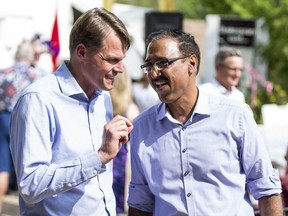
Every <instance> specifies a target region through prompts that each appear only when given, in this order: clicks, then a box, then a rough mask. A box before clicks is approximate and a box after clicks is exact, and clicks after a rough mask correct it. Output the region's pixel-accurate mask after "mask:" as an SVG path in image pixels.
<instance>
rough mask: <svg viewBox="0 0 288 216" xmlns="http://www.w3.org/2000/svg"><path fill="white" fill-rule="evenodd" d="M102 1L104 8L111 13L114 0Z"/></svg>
mask: <svg viewBox="0 0 288 216" xmlns="http://www.w3.org/2000/svg"><path fill="white" fill-rule="evenodd" d="M103 1H104V8H105V9H107V10H108V11H110V12H112V6H113V3H114V0H103Z"/></svg>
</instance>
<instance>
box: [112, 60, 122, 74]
mask: <svg viewBox="0 0 288 216" xmlns="http://www.w3.org/2000/svg"><path fill="white" fill-rule="evenodd" d="M113 70H114V71H116V72H118V73H123V72H124V71H125V67H124V64H123V62H122V61H119V62H118V63H117V64H116V65H115V67H114V68H113Z"/></svg>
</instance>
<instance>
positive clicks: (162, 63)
mask: <svg viewBox="0 0 288 216" xmlns="http://www.w3.org/2000/svg"><path fill="white" fill-rule="evenodd" d="M187 57H189V55H188V56H180V57H175V58H162V59H160V60H158V61H156V62H154V63H151V62H147V63H145V64H143V65H141V66H140V67H141V69H142V70H143V72H144V73H150V72H151V71H152V69H154V70H157V71H161V70H163V69H164V68H166V67H168V65H170V64H172V63H173V62H175V61H177V60H180V59H184V58H187Z"/></svg>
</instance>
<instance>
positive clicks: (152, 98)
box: [132, 74, 160, 112]
mask: <svg viewBox="0 0 288 216" xmlns="http://www.w3.org/2000/svg"><path fill="white" fill-rule="evenodd" d="M132 96H133V100H134V101H135V103H136V104H137V106H138V107H139V110H140V112H143V111H144V110H146V109H148V108H150V107H151V106H153V105H155V104H157V103H159V102H160V100H159V98H158V95H157V94H156V92H155V91H154V90H153V89H152V87H151V86H150V85H149V82H148V80H147V76H146V74H143V76H142V77H141V79H140V80H137V81H135V82H133V84H132Z"/></svg>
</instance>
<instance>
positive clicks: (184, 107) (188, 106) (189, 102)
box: [167, 87, 199, 124]
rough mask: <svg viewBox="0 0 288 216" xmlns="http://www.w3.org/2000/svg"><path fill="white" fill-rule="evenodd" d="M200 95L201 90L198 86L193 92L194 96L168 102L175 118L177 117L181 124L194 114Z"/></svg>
mask: <svg viewBox="0 0 288 216" xmlns="http://www.w3.org/2000/svg"><path fill="white" fill-rule="evenodd" d="M198 96H199V90H198V88H197V87H196V88H195V90H194V91H193V93H192V97H189V98H187V99H186V100H184V101H183V100H181V102H180V101H179V102H176V103H170V104H167V107H168V109H169V112H170V113H171V115H172V116H173V118H175V119H177V120H178V121H179V122H180V123H181V124H184V123H185V122H186V121H187V120H188V119H189V118H190V117H191V116H192V114H193V112H194V109H195V106H196V103H197V100H198Z"/></svg>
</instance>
